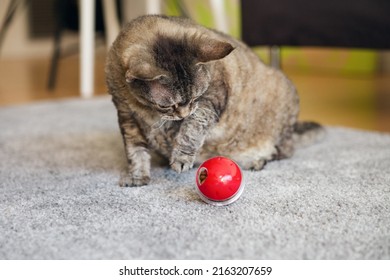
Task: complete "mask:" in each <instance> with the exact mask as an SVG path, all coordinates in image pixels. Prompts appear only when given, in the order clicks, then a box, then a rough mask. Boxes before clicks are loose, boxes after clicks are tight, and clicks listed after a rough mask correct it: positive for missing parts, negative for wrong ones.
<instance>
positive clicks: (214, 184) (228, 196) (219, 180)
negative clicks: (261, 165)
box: [196, 156, 244, 205]
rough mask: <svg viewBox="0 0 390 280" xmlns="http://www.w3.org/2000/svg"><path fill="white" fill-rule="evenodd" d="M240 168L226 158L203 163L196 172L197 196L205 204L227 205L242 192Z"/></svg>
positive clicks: (219, 157) (217, 158)
mask: <svg viewBox="0 0 390 280" xmlns="http://www.w3.org/2000/svg"><path fill="white" fill-rule="evenodd" d="M242 179H243V177H242V172H241V169H240V167H239V166H238V165H237V164H236V163H235V162H234V161H232V160H231V159H228V158H226V157H221V156H218V157H214V158H211V159H208V160H206V161H205V162H203V164H202V165H201V166H199V168H198V171H197V172H196V185H197V187H198V188H197V190H198V194H199V196H200V197H201V198H202V200H204V201H205V202H207V203H211V204H214V205H228V204H230V203H233V202H234V201H236V200H237V199H238V198H239V197H240V195H241V194H242V192H243V189H244V184H242Z"/></svg>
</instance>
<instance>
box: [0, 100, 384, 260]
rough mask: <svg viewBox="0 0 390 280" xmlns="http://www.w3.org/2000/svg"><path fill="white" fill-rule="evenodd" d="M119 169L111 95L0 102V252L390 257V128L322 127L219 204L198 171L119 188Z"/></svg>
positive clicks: (161, 173)
mask: <svg viewBox="0 0 390 280" xmlns="http://www.w3.org/2000/svg"><path fill="white" fill-rule="evenodd" d="M124 168H125V158H124V152H123V147H122V140H121V137H120V134H119V129H118V126H117V121H116V112H115V110H114V106H113V105H112V104H111V101H110V100H109V99H108V98H106V97H104V98H94V99H91V100H78V99H76V100H65V101H57V102H43V103H37V104H33V105H28V106H14V107H2V108H0V258H1V259H390V134H381V133H374V132H365V131H358V130H352V129H346V128H335V127H328V128H327V136H326V138H325V139H324V140H323V141H322V142H321V143H318V144H315V145H312V146H310V147H307V148H304V149H300V150H298V151H297V152H296V154H295V155H294V157H293V158H291V159H287V160H282V161H278V162H272V163H269V164H267V165H266V167H265V169H264V170H262V171H260V172H249V171H245V172H244V176H245V178H246V188H245V191H244V193H243V195H242V197H241V198H240V199H239V200H238V201H237V202H236V203H234V204H232V205H229V206H225V207H216V206H211V205H208V204H206V203H204V202H202V201H201V200H200V198H199V197H198V195H197V193H196V192H195V183H194V177H195V169H193V170H191V171H190V172H188V173H185V174H181V175H178V174H176V173H174V172H173V171H171V170H170V169H168V168H166V167H164V166H161V165H160V164H158V163H154V165H153V171H152V176H153V178H152V181H151V184H150V185H148V186H145V187H138V188H120V187H119V186H118V180H119V176H120V173H121V171H122V170H124Z"/></svg>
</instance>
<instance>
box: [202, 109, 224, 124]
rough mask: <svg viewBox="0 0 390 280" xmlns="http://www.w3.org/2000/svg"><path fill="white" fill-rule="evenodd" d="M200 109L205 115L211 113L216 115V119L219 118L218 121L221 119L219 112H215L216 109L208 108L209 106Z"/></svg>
mask: <svg viewBox="0 0 390 280" xmlns="http://www.w3.org/2000/svg"><path fill="white" fill-rule="evenodd" d="M198 110H200V111H203V113H204V114H205V115H209V114H211V115H214V117H215V118H216V120H217V121H218V120H219V116H218V114H217V113H216V112H214V111H212V110H210V109H208V108H198Z"/></svg>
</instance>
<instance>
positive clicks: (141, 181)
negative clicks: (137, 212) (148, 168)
mask: <svg viewBox="0 0 390 280" xmlns="http://www.w3.org/2000/svg"><path fill="white" fill-rule="evenodd" d="M149 182H150V176H149V175H147V174H143V175H141V174H140V175H136V174H129V173H127V174H122V176H121V178H120V180H119V185H120V186H121V187H140V186H145V185H147V184H149Z"/></svg>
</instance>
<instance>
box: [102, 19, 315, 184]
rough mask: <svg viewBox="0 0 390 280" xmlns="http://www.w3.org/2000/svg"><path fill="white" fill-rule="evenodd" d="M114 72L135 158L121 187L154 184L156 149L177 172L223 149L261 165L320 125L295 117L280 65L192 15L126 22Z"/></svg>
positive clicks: (109, 73) (112, 57)
mask: <svg viewBox="0 0 390 280" xmlns="http://www.w3.org/2000/svg"><path fill="white" fill-rule="evenodd" d="M106 77H107V78H106V80H107V87H108V90H109V93H110V94H111V95H112V100H113V103H114V104H115V106H116V109H117V112H118V121H119V126H120V130H121V133H122V136H123V141H124V145H125V151H126V156H127V160H128V170H127V173H126V176H124V177H123V178H122V179H121V182H120V184H121V185H122V186H141V185H146V184H148V183H149V181H150V168H151V156H150V151H151V150H154V151H156V152H157V153H159V154H160V155H162V156H164V157H165V158H167V159H168V160H169V164H170V166H171V168H172V169H173V170H175V171H176V172H179V173H180V172H185V171H187V170H189V169H190V168H192V167H193V165H194V163H195V164H197V163H199V162H202V161H203V160H205V159H207V158H210V157H213V156H216V155H222V156H226V157H229V158H231V159H233V160H234V161H236V162H237V163H238V164H239V165H240V166H241V167H242V168H243V169H252V170H260V169H262V168H263V166H264V165H265V164H266V162H267V161H270V160H274V159H282V158H286V157H290V156H292V154H293V152H294V148H295V146H296V145H297V143H299V142H300V141H301V140H302V139H303V138H309V140H310V139H312V138H315V137H316V136H318V135H319V134H320V133H319V132H320V131H322V128H321V126H319V125H317V124H315V123H300V122H298V121H297V116H298V112H299V98H298V95H297V92H296V90H295V88H294V86H293V84H292V83H291V82H290V81H289V80H288V79H287V78H286V77H285V76H284V75H283V74H282V73H281V72H280V71H278V70H276V69H272V68H270V67H268V66H266V65H265V64H263V63H262V62H261V60H260V59H259V58H258V57H257V56H256V54H255V53H253V52H252V50H251V49H250V48H249V47H247V46H246V45H245V44H243V43H242V42H240V41H237V40H235V39H233V38H231V37H229V36H228V35H225V34H222V33H220V32H217V31H214V30H210V29H207V28H205V27H202V26H200V25H197V24H196V23H194V22H192V21H191V20H189V19H184V18H177V17H167V16H158V15H149V16H142V17H139V18H137V19H135V20H133V21H131V22H130V23H128V24H127V25H126V26H125V27H124V28H123V30H122V31H121V32H120V34H119V35H118V37H117V39H116V40H115V42H114V43H113V45H112V47H111V48H110V51H109V53H108V57H107V63H106Z"/></svg>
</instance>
